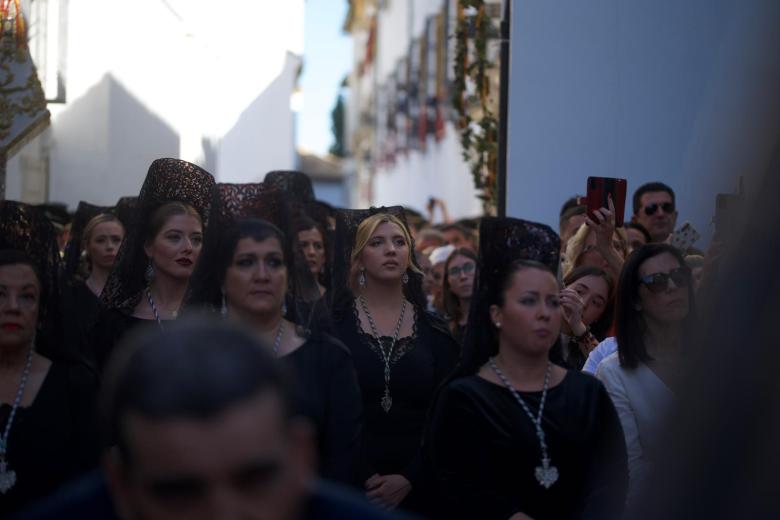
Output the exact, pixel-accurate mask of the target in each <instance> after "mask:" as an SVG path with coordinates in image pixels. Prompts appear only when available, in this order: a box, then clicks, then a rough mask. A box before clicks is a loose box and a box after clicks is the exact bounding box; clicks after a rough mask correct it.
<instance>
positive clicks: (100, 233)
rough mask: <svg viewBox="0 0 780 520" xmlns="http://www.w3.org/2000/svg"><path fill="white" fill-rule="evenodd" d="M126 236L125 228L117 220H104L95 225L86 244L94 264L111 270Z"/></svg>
mask: <svg viewBox="0 0 780 520" xmlns="http://www.w3.org/2000/svg"><path fill="white" fill-rule="evenodd" d="M124 236H125V229H124V228H123V227H122V224H120V223H119V222H117V221H112V222H102V223H100V224H98V225H97V226H95V227H94V228H93V230H92V235H91V236H90V237H89V241H88V242H87V246H86V250H87V255H88V256H89V259H90V261H91V262H92V265H93V266H97V267H99V268H101V269H105V270H110V269H111V268H112V267H113V266H114V261H115V260H116V254H117V252H118V251H119V246H120V245H121V244H122V239H123V238H124Z"/></svg>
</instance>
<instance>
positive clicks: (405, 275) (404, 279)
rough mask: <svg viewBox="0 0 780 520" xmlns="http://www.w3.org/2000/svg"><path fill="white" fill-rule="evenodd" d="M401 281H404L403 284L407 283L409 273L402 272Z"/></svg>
mask: <svg viewBox="0 0 780 520" xmlns="http://www.w3.org/2000/svg"><path fill="white" fill-rule="evenodd" d="M401 281H402V282H403V283H404V285H406V284H408V283H409V273H406V272H405V273H404V276H403V278H401Z"/></svg>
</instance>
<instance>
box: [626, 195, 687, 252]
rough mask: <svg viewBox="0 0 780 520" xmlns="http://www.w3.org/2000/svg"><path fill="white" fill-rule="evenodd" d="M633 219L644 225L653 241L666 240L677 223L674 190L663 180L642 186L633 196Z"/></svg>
mask: <svg viewBox="0 0 780 520" xmlns="http://www.w3.org/2000/svg"><path fill="white" fill-rule="evenodd" d="M633 210H634V216H633V217H632V221H634V222H637V223H639V224H641V225H642V227H644V228H645V229H646V230H647V232H648V233H649V234H650V238H651V240H650V241H651V242H665V241H666V239H668V238H669V235H670V234H671V233H672V231H674V227H675V225H676V224H677V206H676V203H675V196H674V190H672V188H670V187H669V186H667V185H666V184H664V183H662V182H649V183H647V184H643V185H642V186H640V187H639V188H638V189H637V190H636V191H635V192H634V197H633Z"/></svg>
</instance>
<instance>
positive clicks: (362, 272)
mask: <svg viewBox="0 0 780 520" xmlns="http://www.w3.org/2000/svg"><path fill="white" fill-rule="evenodd" d="M358 285H360V287H361V288H363V287H365V286H366V268H365V267H364V268H362V269H361V270H360V276H359V277H358Z"/></svg>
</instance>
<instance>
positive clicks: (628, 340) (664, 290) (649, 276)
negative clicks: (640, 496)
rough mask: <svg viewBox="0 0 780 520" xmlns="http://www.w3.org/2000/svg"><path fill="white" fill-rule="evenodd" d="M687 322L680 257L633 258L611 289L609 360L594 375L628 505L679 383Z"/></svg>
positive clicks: (666, 250) (689, 296) (688, 297)
mask: <svg viewBox="0 0 780 520" xmlns="http://www.w3.org/2000/svg"><path fill="white" fill-rule="evenodd" d="M694 316H695V311H694V289H693V279H692V276H691V271H690V269H689V268H688V267H687V265H686V264H685V259H684V258H683V257H682V255H681V254H680V252H679V251H678V250H677V249H676V248H674V247H672V246H669V245H666V244H648V245H645V246H642V247H641V248H639V249H637V250H636V251H634V253H632V254H631V256H630V257H629V258H628V260H627V261H626V264H625V266H624V267H623V273H622V274H621V277H620V281H619V283H618V288H617V302H616V313H615V324H616V338H615V339H616V342H617V352H615V353H613V354H612V355H610V356H608V357H607V358H605V359H604V360H603V361H601V363H599V365H598V368H597V369H596V377H598V378H599V379H600V380H601V381H602V382H603V383H604V386H605V387H606V388H607V391H608V392H609V395H610V396H611V397H612V400H613V402H614V403H615V408H616V409H617V411H618V414H619V415H620V421H621V423H622V424H623V432H624V433H625V444H626V448H627V450H628V465H629V470H630V478H631V480H630V493H631V498H632V499H633V496H634V493H636V491H637V490H638V489H639V488H640V487H641V482H642V481H643V479H644V478H645V476H646V475H647V473H648V471H649V469H650V468H651V466H652V461H653V459H654V456H655V455H656V454H657V453H658V443H659V441H660V438H659V434H658V425H659V423H660V421H661V420H662V419H663V417H664V415H665V414H666V412H667V411H668V410H669V409H670V407H671V406H672V405H673V404H674V402H675V390H676V388H677V387H679V386H680V385H681V383H682V382H683V381H682V374H681V370H682V354H683V348H684V345H685V344H686V340H685V337H686V334H687V333H688V331H689V330H690V329H691V320H692V319H693V317H694Z"/></svg>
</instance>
